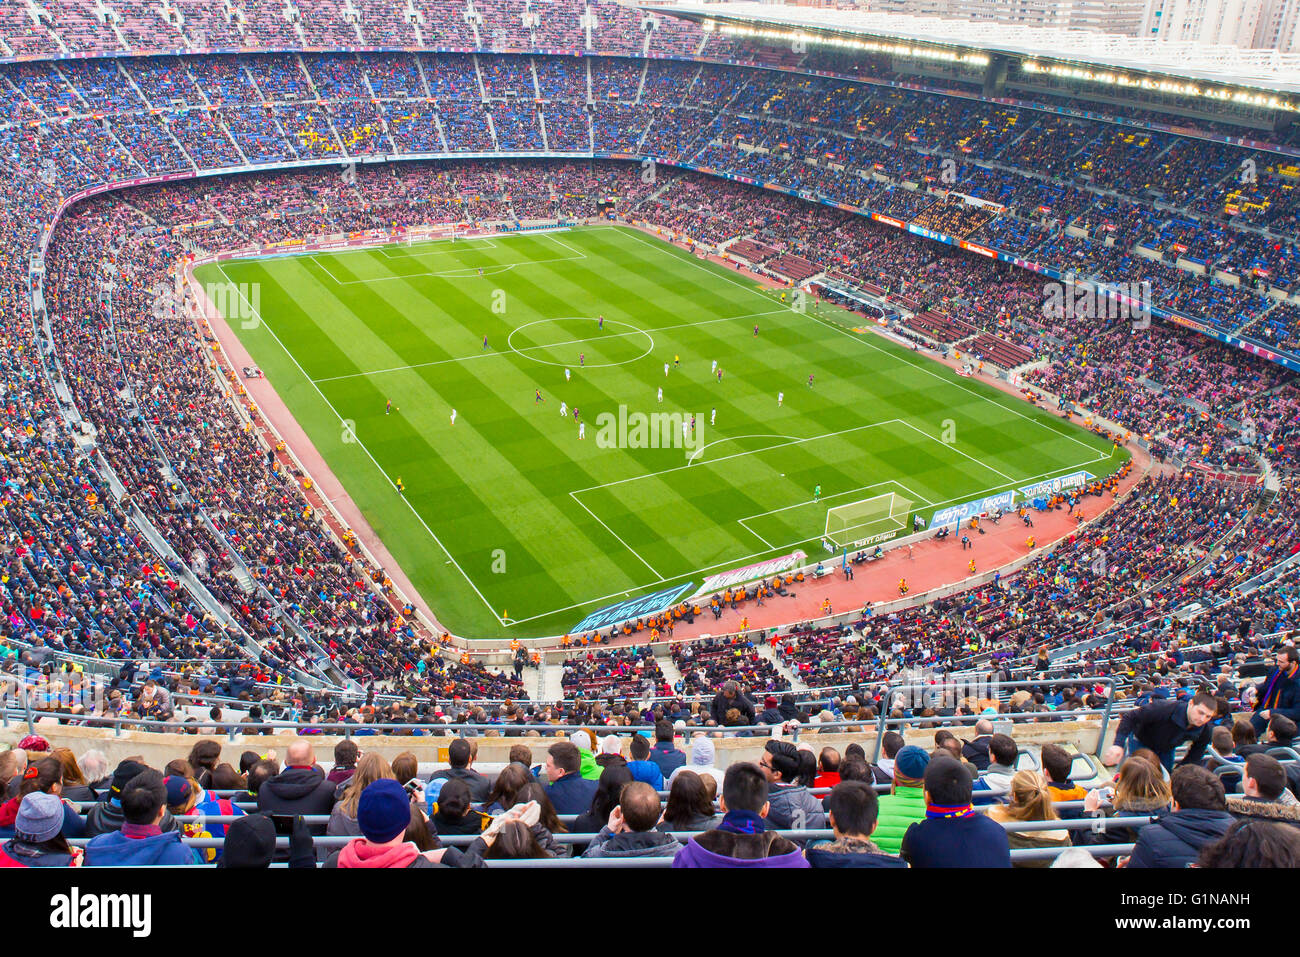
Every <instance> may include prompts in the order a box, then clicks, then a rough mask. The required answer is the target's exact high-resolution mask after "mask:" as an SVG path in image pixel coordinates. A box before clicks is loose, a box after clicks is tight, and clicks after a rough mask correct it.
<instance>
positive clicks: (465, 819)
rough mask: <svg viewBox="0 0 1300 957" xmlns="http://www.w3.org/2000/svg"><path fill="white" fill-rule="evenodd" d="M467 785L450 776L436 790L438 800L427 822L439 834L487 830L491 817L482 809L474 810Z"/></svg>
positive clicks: (477, 832) (470, 832) (471, 832)
mask: <svg viewBox="0 0 1300 957" xmlns="http://www.w3.org/2000/svg"><path fill="white" fill-rule="evenodd" d="M471 803H472V800H471V796H470V791H469V785H468V784H466V783H465V782H464V781H461V780H459V779H457V778H452V779H451V780H450V781H448V782H447V783H446V784H444V785H443V786H442V790H441V791H439V792H438V800H437V802H436V803H435V804H434V805H433V816H432V817H430V818H429V824H430V825H431V826H432V827H433V829H434V831H435V832H436V833H437V834H438V835H439V836H443V835H448V834H482V833H483V832H484V831H485V830H487V826H488V824H489V823H491V821H492V818H491V816H490V815H488V814H484V813H483V812H482V811H476V810H474V809H473V808H472V807H471V806H470V805H471Z"/></svg>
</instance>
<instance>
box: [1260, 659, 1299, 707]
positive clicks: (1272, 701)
mask: <svg viewBox="0 0 1300 957" xmlns="http://www.w3.org/2000/svg"><path fill="white" fill-rule="evenodd" d="M1297 670H1300V665H1292V666H1291V667H1290V668H1288V669H1287V670H1286V671H1285V672H1284V671H1283V670H1282V669H1281V668H1278V669H1277V670H1276V671H1274V672H1273V676H1272V677H1271V678H1269V679H1268V687H1267V688H1265V689H1264V695H1263V697H1262V698H1261V699H1260V702H1259V705H1258V706H1257V709H1256V710H1263V709H1265V708H1276V707H1277V701H1278V698H1279V697H1281V695H1282V689H1281V688H1279V687H1277V685H1278V683H1279V681H1280V680H1281V679H1282V677H1283V675H1285V676H1286V678H1287V680H1293V679H1294V678H1295V676H1296V671H1297Z"/></svg>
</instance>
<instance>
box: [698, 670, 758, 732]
mask: <svg viewBox="0 0 1300 957" xmlns="http://www.w3.org/2000/svg"><path fill="white" fill-rule="evenodd" d="M731 708H735V709H736V710H737V711H739V712H740V715H741V717H742V718H744V719H745V724H753V723H754V720H755V717H756V715H755V714H754V702H752V701H750V700H749V699H748V698H746V697H745V696H744V695H743V694H741V691H740V686H739V685H737V684H736V683H735V682H734V681H728V682H726V683H725V684H724V685H723V686H722V690H721V691H719V692H718V693H717V694H716V695H714V696H713V703H712V704H711V705H709V714H710V715H712V717H713V720H714V721H716V722H717V723H718V725H719V726H721V725H723V724H726V717H727V711H729V710H730V709H731Z"/></svg>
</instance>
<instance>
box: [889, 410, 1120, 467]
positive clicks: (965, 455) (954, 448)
mask: <svg viewBox="0 0 1300 957" xmlns="http://www.w3.org/2000/svg"><path fill="white" fill-rule="evenodd" d="M903 425H905V426H907V427H908V428H909V429H911V430H912V431H913V432H915V433H916V434H917V435H919V436H922V437H923V438H927V439H929V440H930V441H931V442H938V443H939V444H940V445H942V446H943V447H944V448H945V449H947V450H948V451H950V452H956V453H957V454H958V455H960V456H961V457H962V458H966V459H969V460H970V461H972V462H974V463H975V464H976V465H978V466H979V467H980V468H982V469H986V470H988V471H990V472H992V473H993V474H995V475H1000V476H1002V477H1003V478H1004V479H1006V480H1007V481H1008V482H1014V481H1015V479H1013V478H1012V477H1011V476H1010V475H1008V474H1007V473H1006V472H1003V471H1002V470H1000V469H995V468H994V467H993V466H991V465H989V464H988V463H987V462H985V461H983V460H982V459H977V458H976V457H975V456H973V455H971V454H969V453H967V452H963V451H962V450H961V449H959V448H957V446H956V445H955V444H949V443H947V442H944V441H943V440H942V439H939V438H936V437H935V436H933V435H930V434H929V433H927V432H922V431H921V430H920V429H918V428H917V427H916V426H914V425H912V423H910V422H904V423H903ZM1094 451H1095V449H1094Z"/></svg>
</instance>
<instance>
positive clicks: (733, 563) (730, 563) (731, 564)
mask: <svg viewBox="0 0 1300 957" xmlns="http://www.w3.org/2000/svg"><path fill="white" fill-rule="evenodd" d="M1082 464H1084V465H1086V464H1089V463H1087V462H1084V463H1082ZM1078 469H1079V465H1066V466H1063V467H1062V468H1059V469H1053V470H1052V471H1051V472H1045V473H1043V474H1042V475H1040V476H1038V477H1036V478H1027V479H1024V480H1022V481H1023V483H1024V484H1032V483H1033V482H1036V481H1041V480H1042V479H1044V478H1050V477H1051V476H1052V475H1053V474H1055V473H1056V472H1062V473H1065V472H1072V471H1078ZM891 481H892V480H891ZM881 484H884V483H881ZM898 484H901V483H898ZM603 487H604V486H600V485H593V486H592V488H603ZM903 487H904V488H905V487H906V486H903ZM1005 489H1006V486H1004V485H995V486H992V487H991V488H988V489H985V490H984V491H983V492H978V493H976V492H966V493H963V494H962V495H960V496H958V497H956V498H952V499H948V500H947V501H942V502H934V503H932V505H934V506H939V505H947V504H949V502H958V501H973V500H974V499H977V498H983V497H984V496H986V495H988V494H990V493H991V492H996V491H1001V490H1005ZM583 491H586V490H585V489H584V490H583ZM569 494H570V495H574V494H576V493H574V492H570V493H569ZM802 504H806V503H802ZM584 507H585V506H584ZM588 511H590V509H588ZM751 517H752V516H751ZM597 521H599V519H597ZM601 524H602V525H603V524H604V523H603V522H602V523H601ZM749 532H750V534H752V535H754V536H755V537H759V536H758V533H757V532H754V530H753V529H749ZM825 537H826V536H825V535H824V534H821V535H813V536H810V537H809V538H803V539H799V540H798V541H793V542H787V543H785V544H784V545H775V546H772V547H770V548H769V549H768V550H767V551H759V552H751V553H750V554H748V555H741V556H738V557H736V558H728V559H727V560H726V561H721V562H715V563H714V564H712V565H705V566H704V567H702V568H696V569H693V570H692V571H690V572H687V573H685V574H683V575H677V576H674V577H673V578H659V579H657V580H655V581H650V582H645V583H643V584H639V585H633V586H631V587H630V588H625V589H622V590H620V591H613V592H610V593H609V594H608V595H601V596H599V597H598V598H591V599H588V600H587V601H580V602H574V603H573V604H571V605H565V606H564V607H563V608H553V609H551V610H550V611H545V612H542V613H541V614H537V615H533V616H531V617H529V618H519V619H514V618H512V619H511V620H510V621H508V622H506V623H505V625H506V627H507V628H509V627H510V626H512V625H522V624H524V623H526V622H530V621H536V620H538V619H539V618H549V617H550V616H552V615H558V614H559V613H560V612H562V611H571V610H573V609H575V608H588V607H590V606H592V605H595V604H598V603H600V602H603V601H606V600H608V599H610V598H621V597H624V596H626V595H627V594H628V593H630V592H637V591H640V590H642V589H646V588H651V587H653V586H654V585H662V584H663V583H664V582H670V581H675V580H677V579H681V580H683V581H685V580H686V579H687V578H691V577H694V576H695V575H698V574H702V573H704V572H709V571H712V570H713V569H715V568H738V567H740V566H742V565H744V564H745V563H746V562H748V561H749V560H750V559H754V558H760V557H762V556H765V555H770V554H771V553H772V552H773V551H786V550H788V549H793V548H795V547H796V546H799V545H807V544H808V543H809V542H820V541H821V540H822V539H823V538H825Z"/></svg>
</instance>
